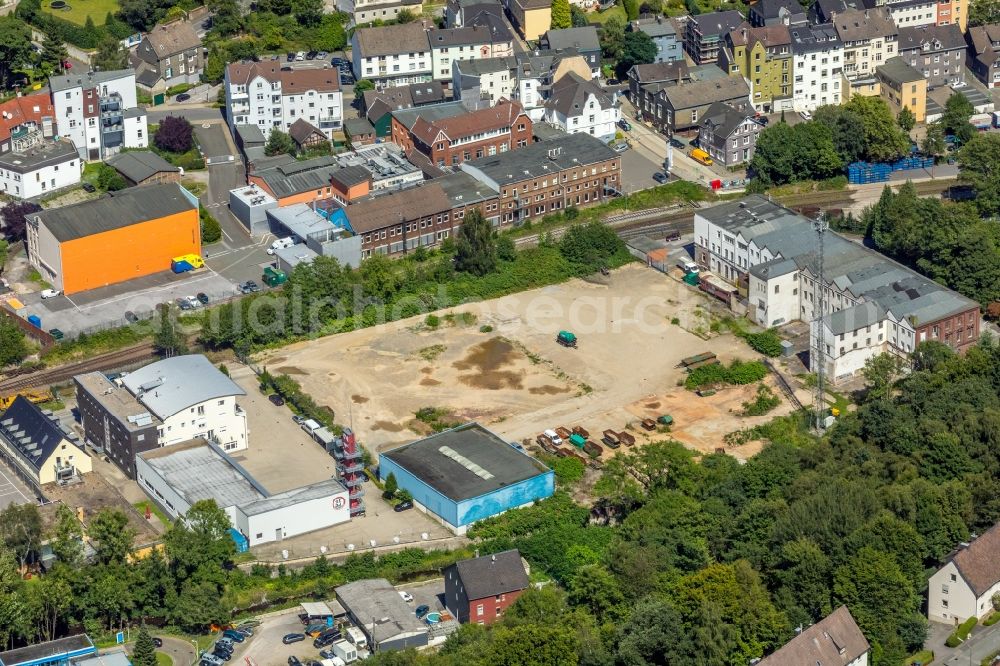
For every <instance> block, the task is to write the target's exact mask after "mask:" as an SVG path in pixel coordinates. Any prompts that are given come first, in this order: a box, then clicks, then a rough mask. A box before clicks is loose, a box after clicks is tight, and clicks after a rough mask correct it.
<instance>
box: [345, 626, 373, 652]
mask: <svg viewBox="0 0 1000 666" xmlns="http://www.w3.org/2000/svg"><path fill="white" fill-rule="evenodd" d="M346 638H347V640H349V641H350V642H351V643H353V644H354V647H356V648H358V649H359V650H363V649H364V648H366V647H368V639H367V638H365V632H363V631H361V630H360V629H358V628H357V627H348V628H347V636H346Z"/></svg>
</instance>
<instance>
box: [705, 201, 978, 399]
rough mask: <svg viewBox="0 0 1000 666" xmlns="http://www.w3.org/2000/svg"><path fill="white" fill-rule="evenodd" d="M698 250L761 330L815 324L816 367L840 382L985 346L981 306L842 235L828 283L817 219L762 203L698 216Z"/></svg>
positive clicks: (831, 250) (831, 237)
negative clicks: (925, 352) (886, 363)
mask: <svg viewBox="0 0 1000 666" xmlns="http://www.w3.org/2000/svg"><path fill="white" fill-rule="evenodd" d="M694 242H695V252H694V254H695V261H696V262H697V263H698V265H699V266H700V267H701V268H702V270H703V271H710V272H711V273H712V274H713V275H714V276H716V277H717V278H719V279H721V280H724V281H725V282H728V283H729V284H731V285H734V286H735V287H737V289H738V291H739V294H740V296H742V297H743V298H745V299H746V303H747V306H748V316H749V317H750V318H751V319H752V320H753V321H754V322H756V323H757V324H758V325H761V326H764V327H768V328H769V327H772V326H780V325H782V324H786V323H788V322H791V321H796V320H797V321H806V322H813V325H812V327H811V331H810V347H809V348H810V350H813V351H811V352H810V354H811V358H810V364H809V367H810V368H812V369H815V368H817V367H818V364H819V363H822V364H824V367H825V369H826V375H827V377H829V378H830V380H831V381H834V382H837V381H839V380H841V379H842V378H845V377H851V376H853V375H855V374H856V373H857V372H859V371H860V370H861V369H862V368H864V364H865V362H866V361H867V360H868V359H869V358H872V357H874V356H877V355H878V354H881V353H892V354H897V355H899V356H906V355H908V354H910V353H911V352H912V351H913V350H914V348H915V347H916V345H917V344H919V343H920V342H923V341H925V340H937V341H939V342H942V343H944V344H946V345H948V346H950V347H952V348H953V349H954V350H955V351H957V352H964V351H965V350H967V349H968V348H970V347H971V346H972V345H974V344H976V341H977V340H978V339H979V326H980V313H979V305H978V304H977V303H976V302H974V301H972V300H970V299H968V298H966V297H964V296H962V295H961V294H958V293H956V292H953V291H951V290H949V289H947V288H945V287H943V286H941V285H939V284H937V283H936V282H934V281H933V280H930V279H929V278H926V277H924V276H923V275H920V274H919V273H917V272H916V271H913V270H911V269H909V268H906V267H904V266H902V265H900V264H897V263H896V262H894V261H891V260H889V259H887V258H886V257H885V256H884V255H882V254H880V253H879V252H877V251H875V250H873V249H871V248H868V247H865V246H863V245H861V244H858V243H855V242H853V241H850V240H848V239H846V238H844V237H842V236H840V235H838V234H836V233H833V232H827V234H826V235H825V241H824V242H825V252H824V266H823V282H822V283H821V282H820V281H819V267H818V264H817V259H816V251H815V246H816V232H815V229H814V222H813V220H810V219H808V218H806V217H803V216H801V215H799V214H798V213H795V212H794V211H791V210H789V209H787V208H784V207H783V206H781V205H779V204H777V203H774V202H772V201H768V200H767V199H766V198H764V197H762V196H759V195H753V196H749V197H744V198H743V199H742V200H739V201H732V202H727V203H724V204H720V205H717V206H713V207H711V208H707V209H703V210H700V211H698V212H697V213H695V218H694ZM820 290H822V294H823V303H824V310H825V314H824V316H823V320H822V322H823V323H822V325H821V326H817V322H818V316H819V303H820V293H821V292H820ZM817 350H818V351H817Z"/></svg>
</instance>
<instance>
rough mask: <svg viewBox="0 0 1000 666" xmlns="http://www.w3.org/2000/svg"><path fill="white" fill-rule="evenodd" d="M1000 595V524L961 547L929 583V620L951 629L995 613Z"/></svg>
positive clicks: (953, 552)
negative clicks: (966, 621) (995, 604)
mask: <svg viewBox="0 0 1000 666" xmlns="http://www.w3.org/2000/svg"><path fill="white" fill-rule="evenodd" d="M998 592H1000V524H997V525H994V526H993V527H991V528H990V529H988V530H986V531H985V532H984V533H983V534H982V535H981V536H979V537H977V538H975V539H973V540H972V541H971V542H969V543H961V544H959V546H958V548H957V549H956V550H954V551H952V553H951V554H950V555H949V556H948V558H947V560H946V561H945V564H944V566H942V567H941V568H940V569H938V570H937V573H935V574H934V575H932V576H931V577H930V580H929V581H928V583H927V619H928V620H930V621H931V622H942V623H944V624H948V625H952V626H954V625H957V624H961V623H962V622H964V621H965V620H967V619H969V618H970V617H975V618H979V619H983V618H984V617H986V616H987V615H989V614H990V613H992V612H993V595H995V594H996V593H998Z"/></svg>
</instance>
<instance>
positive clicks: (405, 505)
mask: <svg viewBox="0 0 1000 666" xmlns="http://www.w3.org/2000/svg"><path fill="white" fill-rule="evenodd" d="M412 508H413V502H411V501H410V500H406V501H405V502H400V503H399V504H397V505H396V506H394V507H393V508H392V510H393V511H395V512H396V513H402V512H403V511H409V510H410V509H412Z"/></svg>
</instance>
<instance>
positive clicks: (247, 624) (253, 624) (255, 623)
mask: <svg viewBox="0 0 1000 666" xmlns="http://www.w3.org/2000/svg"><path fill="white" fill-rule="evenodd" d="M259 626H260V620H243V621H242V622H240V623H239V625H238V626H237V627H236V628H237V629H239V628H240V627H259Z"/></svg>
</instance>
